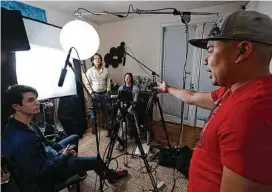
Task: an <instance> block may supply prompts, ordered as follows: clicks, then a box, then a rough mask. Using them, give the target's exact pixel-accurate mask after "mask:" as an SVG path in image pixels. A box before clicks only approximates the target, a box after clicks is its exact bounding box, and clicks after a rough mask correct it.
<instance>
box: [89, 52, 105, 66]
mask: <svg viewBox="0 0 272 192" xmlns="http://www.w3.org/2000/svg"><path fill="white" fill-rule="evenodd" d="M96 55H97V56H99V57H100V60H101V66H102V65H103V58H102V56H101V55H100V54H99V53H96V54H94V55H93V56H92V57H91V63H92V66H94V62H93V61H94V56H96Z"/></svg>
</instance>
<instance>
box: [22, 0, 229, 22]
mask: <svg viewBox="0 0 272 192" xmlns="http://www.w3.org/2000/svg"><path fill="white" fill-rule="evenodd" d="M27 3H28V4H30V5H33V6H37V7H40V8H45V9H46V8H48V9H53V10H55V11H60V12H63V13H66V14H73V13H74V12H75V10H77V9H78V8H79V7H82V8H85V9H87V10H89V11H91V12H103V11H108V12H127V11H128V7H129V5H130V4H132V5H133V7H134V10H135V9H159V8H176V9H177V10H178V11H186V10H189V9H194V8H200V7H205V6H211V5H219V4H224V3H231V2H230V1H28V2H27ZM135 17H143V15H136V14H134V15H133V14H131V15H129V16H128V17H127V19H132V18H135ZM84 18H86V19H89V20H91V21H92V22H94V23H96V24H104V23H110V22H115V21H119V20H123V19H122V18H118V17H116V16H113V15H102V16H95V15H88V16H84Z"/></svg>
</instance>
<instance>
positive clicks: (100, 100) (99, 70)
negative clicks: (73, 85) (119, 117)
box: [86, 53, 111, 134]
mask: <svg viewBox="0 0 272 192" xmlns="http://www.w3.org/2000/svg"><path fill="white" fill-rule="evenodd" d="M91 62H92V64H93V66H92V67H91V68H90V69H89V70H88V71H87V72H86V76H87V78H88V80H87V81H86V88H87V89H88V91H89V93H90V94H92V95H93V96H94V98H95V99H93V98H91V115H90V116H91V120H92V122H94V120H96V119H95V117H96V114H95V111H94V110H93V109H92V107H93V105H94V104H96V107H98V105H100V109H101V112H102V115H103V117H104V118H105V119H104V118H102V119H103V121H102V128H104V129H108V124H107V121H108V120H109V119H108V109H107V100H108V94H109V92H110V91H111V83H110V81H111V79H110V75H109V72H108V70H107V69H106V68H105V67H103V63H102V56H101V55H100V54H98V53H96V54H95V55H94V56H92V57H91ZM96 128H97V127H96V126H92V133H93V134H95V133H96V131H97V130H95V129H96Z"/></svg>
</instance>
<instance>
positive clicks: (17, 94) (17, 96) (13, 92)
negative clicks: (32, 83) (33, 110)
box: [4, 85, 38, 113]
mask: <svg viewBox="0 0 272 192" xmlns="http://www.w3.org/2000/svg"><path fill="white" fill-rule="evenodd" d="M27 92H32V93H34V94H35V95H36V96H37V97H38V92H37V90H36V89H34V88H33V87H29V86H26V85H12V86H10V87H9V88H8V89H7V90H6V92H5V96H4V98H5V104H6V105H7V107H8V108H10V109H11V110H12V113H15V110H14V109H13V108H12V105H13V104H19V105H22V101H23V95H24V93H27Z"/></svg>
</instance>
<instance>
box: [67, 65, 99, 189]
mask: <svg viewBox="0 0 272 192" xmlns="http://www.w3.org/2000/svg"><path fill="white" fill-rule="evenodd" d="M66 64H67V65H68V66H69V67H70V68H71V69H72V71H73V72H74V74H75V77H76V79H77V80H78V82H79V83H80V85H81V86H82V87H83V89H84V90H85V91H86V93H87V94H88V96H89V98H92V99H95V98H94V96H93V95H91V94H90V92H89V91H88V89H87V87H86V86H85V85H84V83H82V82H81V80H80V79H79V77H78V75H77V74H76V71H75V69H74V67H73V66H72V64H71V63H70V62H69V61H66ZM87 80H88V79H87ZM94 103H95V102H94ZM93 110H96V105H94V109H93ZM96 130H97V127H96ZM95 140H96V151H97V159H101V160H102V158H101V155H100V151H99V138H98V131H96V133H95ZM99 177H100V178H99V182H100V186H99V188H100V191H101V192H102V191H103V181H102V180H103V179H102V178H103V177H101V175H100V176H99Z"/></svg>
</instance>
